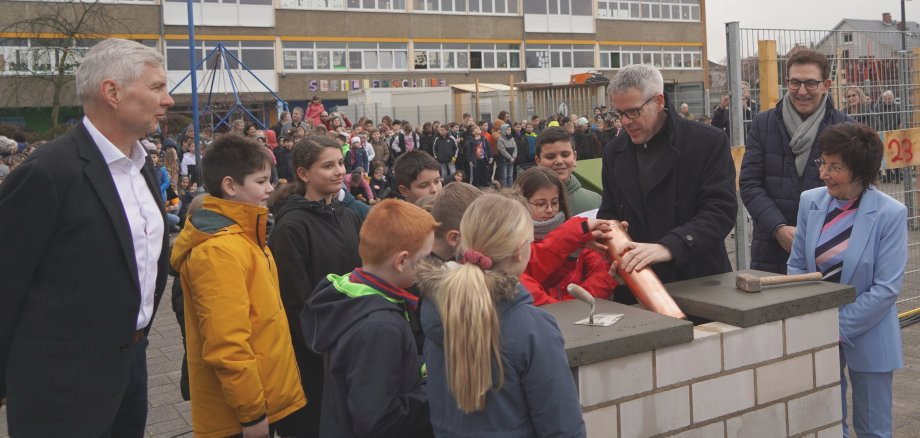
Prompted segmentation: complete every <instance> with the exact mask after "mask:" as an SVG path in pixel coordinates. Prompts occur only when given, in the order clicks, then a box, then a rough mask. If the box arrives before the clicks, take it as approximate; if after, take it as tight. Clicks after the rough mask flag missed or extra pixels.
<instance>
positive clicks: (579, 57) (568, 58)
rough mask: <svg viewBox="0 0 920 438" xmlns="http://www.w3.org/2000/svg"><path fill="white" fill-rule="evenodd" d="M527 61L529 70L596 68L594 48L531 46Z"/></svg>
mask: <svg viewBox="0 0 920 438" xmlns="http://www.w3.org/2000/svg"><path fill="white" fill-rule="evenodd" d="M526 59H527V68H594V47H593V46H589V45H575V46H572V45H556V44H554V45H551V46H547V45H545V44H529V45H528V46H527V54H526Z"/></svg>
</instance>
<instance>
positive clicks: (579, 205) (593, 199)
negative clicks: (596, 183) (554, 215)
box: [565, 174, 601, 216]
mask: <svg viewBox="0 0 920 438" xmlns="http://www.w3.org/2000/svg"><path fill="white" fill-rule="evenodd" d="M565 193H566V195H568V201H569V208H570V209H571V210H572V215H573V216H574V215H577V214H581V213H584V212H586V211H590V210H595V209H597V208H600V206H601V195H599V194H597V193H594V192H592V191H590V190H588V189H586V188H584V187H582V186H581V181H579V180H578V177H577V176H575V174H572V176H570V177H569V181H568V182H567V183H565Z"/></svg>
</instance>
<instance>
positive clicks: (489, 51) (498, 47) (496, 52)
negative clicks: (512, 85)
mask: <svg viewBox="0 0 920 438" xmlns="http://www.w3.org/2000/svg"><path fill="white" fill-rule="evenodd" d="M480 46H484V45H483V44H478V43H473V44H470V49H469V53H470V63H469V66H470V68H469V69H470V70H479V71H520V70H522V69H523V68H524V65H523V57H522V56H521V46H520V45H519V44H485V46H492V47H491V48H489V47H480ZM505 46H513V47H516V48H505ZM473 52H481V53H482V58H481V59H482V64H481V65H485V60H486V57H487V55H491V58H492V67H491V68H489V67H480V68H475V67H473ZM514 54H516V55H517V63H518V66H517V67H514V66H512V65H511V61H512V59H514ZM500 55H504V56H505V59H506V61H507V63H508V67H505V68H500V67H498V60H499V58H500Z"/></svg>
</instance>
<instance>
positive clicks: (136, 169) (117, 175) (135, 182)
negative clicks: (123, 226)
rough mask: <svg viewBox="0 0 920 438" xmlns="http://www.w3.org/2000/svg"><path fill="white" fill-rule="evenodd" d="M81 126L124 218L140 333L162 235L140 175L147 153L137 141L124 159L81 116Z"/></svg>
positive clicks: (163, 229) (157, 212) (158, 216)
mask: <svg viewBox="0 0 920 438" xmlns="http://www.w3.org/2000/svg"><path fill="white" fill-rule="evenodd" d="M83 124H84V125H85V126H86V129H87V130H88V131H89V135H90V136H91V137H92V138H93V141H94V142H96V146H97V147H99V152H101V153H102V158H103V159H105V162H106V164H107V165H108V166H109V171H111V172H112V180H113V181H114V182H115V189H116V191H118V197H119V198H121V205H122V207H123V208H124V209H125V216H126V217H127V218H128V226H129V227H130V229H131V240H132V242H133V243H134V258H135V260H136V261H137V279H138V283H139V284H140V286H141V305H140V309H139V310H138V313H137V325H136V327H135V328H136V329H137V330H140V329H143V328H145V327H147V325H149V324H150V318H151V317H152V316H153V295H154V289H155V288H156V282H157V263H158V261H159V259H160V253H161V252H162V250H163V233H165V232H166V225H165V224H164V223H163V216H162V214H161V212H160V211H161V210H162V206H160V205H157V201H156V198H154V197H153V193H152V192H151V191H150V187H149V186H148V185H147V181H146V180H145V179H144V175H143V174H141V169H142V168H143V167H144V162H145V160H146V157H147V151H145V150H144V148H143V147H141V144H140V142H135V143H134V145H133V146H132V147H131V156H130V157H127V156H125V154H124V153H122V152H121V151H120V150H119V149H118V148H117V147H115V145H114V144H112V142H111V141H109V139H107V138H105V136H104V135H102V133H101V132H99V130H98V129H96V127H95V126H93V123H92V122H90V120H89V118H88V117H83Z"/></svg>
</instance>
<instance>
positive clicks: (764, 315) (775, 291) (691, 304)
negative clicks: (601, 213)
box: [665, 269, 856, 327]
mask: <svg viewBox="0 0 920 438" xmlns="http://www.w3.org/2000/svg"><path fill="white" fill-rule="evenodd" d="M738 273H748V274H755V275H757V276H760V277H764V276H768V275H775V274H771V273H769V272H763V271H755V270H751V269H746V270H743V271H738V272H728V273H725V274H717V275H710V276H707V277H700V278H695V279H692V280H685V281H678V282H674V283H668V284H666V285H665V287H666V288H667V289H668V292H669V293H670V294H671V296H672V297H674V301H675V302H676V303H677V305H678V306H680V308H681V310H683V311H684V313H685V314H687V315H691V316H694V317H697V318H702V319H707V320H711V321H719V322H724V323H726V324H731V325H734V326H738V327H750V326H754V325H759V324H764V323H767V322H772V321H779V320H781V319H786V318H790V317H793V316H799V315H805V314H808V313H813V312H817V311H820V310H824V309H830V308H836V307H838V306H840V305H843V304H847V303H851V302H853V301H854V300H855V299H856V290H855V289H854V288H853V287H852V286H849V285H845V284H837V283H829V282H825V281H808V282H803V283H792V284H786V285H777V286H767V287H764V288H763V290H762V291H760V292H756V293H748V292H742V291H740V290H738V289H737V288H736V287H735V276H736V275H737V274H738Z"/></svg>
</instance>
